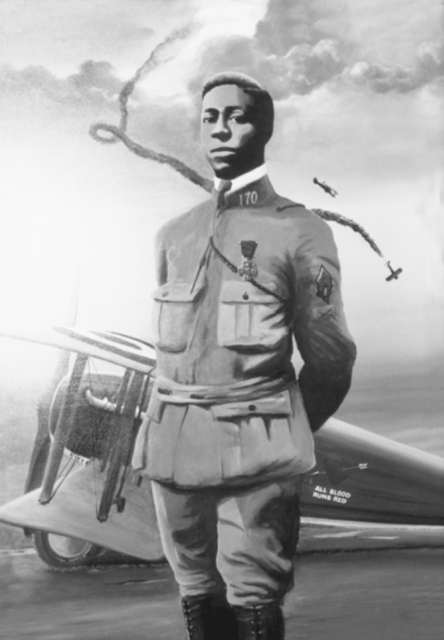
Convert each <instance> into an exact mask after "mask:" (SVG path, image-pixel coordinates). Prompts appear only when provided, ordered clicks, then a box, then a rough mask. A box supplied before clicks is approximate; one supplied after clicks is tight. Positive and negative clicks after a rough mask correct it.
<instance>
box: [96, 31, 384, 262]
mask: <svg viewBox="0 0 444 640" xmlns="http://www.w3.org/2000/svg"><path fill="white" fill-rule="evenodd" d="M190 32H191V28H190V27H186V28H184V29H181V30H178V31H174V32H173V33H172V34H171V35H170V36H169V37H168V38H167V39H166V40H164V41H163V42H161V43H160V44H159V45H157V47H155V49H154V50H153V51H152V53H151V55H150V56H149V58H148V59H147V60H146V61H145V62H144V63H143V64H142V65H141V66H140V67H139V68H138V69H137V71H136V73H135V74H134V76H133V77H132V78H131V79H130V80H128V82H126V83H125V84H124V86H123V87H122V89H121V91H120V94H119V107H120V124H119V126H118V127H117V126H115V125H111V124H106V123H104V122H97V123H96V124H93V125H91V127H90V129H89V133H90V135H91V136H92V138H93V139H94V140H96V141H97V142H101V143H102V144H114V143H116V142H119V141H120V142H123V143H124V145H125V146H126V147H127V148H128V149H129V150H130V151H132V152H133V153H135V154H136V155H138V156H140V157H141V158H148V159H149V160H154V161H155V162H159V163H161V164H169V165H170V167H171V168H172V169H174V170H175V171H178V172H179V173H180V174H181V175H183V176H184V177H185V178H187V179H188V180H190V181H191V182H194V184H196V185H198V186H199V187H202V189H205V191H211V189H212V186H213V183H212V181H211V180H208V179H207V178H204V177H203V176H201V175H200V174H199V173H198V172H197V171H194V169H191V167H189V166H188V165H186V164H185V163H183V162H181V161H180V160H178V159H177V158H174V157H173V156H169V155H167V154H165V153H159V152H157V151H154V150H153V149H149V148H147V147H143V146H142V145H140V144H138V143H137V142H134V140H131V138H129V137H128V136H127V135H126V127H127V125H128V99H129V97H130V95H131V93H132V92H133V91H134V88H135V86H136V84H137V82H138V81H139V80H140V78H141V77H142V76H143V75H145V74H146V73H148V72H149V71H152V70H153V69H154V68H156V67H157V66H158V65H159V64H162V63H164V62H166V61H167V60H169V59H171V57H172V55H171V54H170V53H169V48H170V45H172V44H173V43H174V42H176V41H178V40H181V39H183V38H186V37H187V36H188V35H189V34H190ZM104 134H106V135H104ZM312 211H313V212H314V213H316V214H317V215H318V216H320V217H321V218H323V219H324V220H327V221H332V222H337V223H338V224H341V225H343V226H345V227H350V228H351V229H353V231H356V232H357V233H359V234H360V235H361V236H362V237H363V238H364V240H365V241H366V242H368V244H369V245H370V246H371V248H372V249H373V251H375V252H376V253H377V254H378V256H379V257H380V258H381V259H382V261H383V262H384V264H385V265H386V266H388V267H389V268H390V265H389V263H388V262H387V260H386V259H385V258H384V256H383V255H382V252H381V250H380V249H379V247H378V245H377V244H376V242H375V241H374V240H373V238H372V237H371V236H370V235H369V234H368V233H367V231H366V230H365V229H364V228H363V227H361V225H359V224H358V223H357V222H355V221H354V220H351V219H350V218H346V217H345V216H342V215H340V214H339V213H333V212H332V211H325V210H324V209H312Z"/></svg>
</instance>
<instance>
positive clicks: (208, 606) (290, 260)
mask: <svg viewBox="0 0 444 640" xmlns="http://www.w3.org/2000/svg"><path fill="white" fill-rule="evenodd" d="M273 117H274V114H273V102H272V99H271V97H270V95H269V94H268V93H267V92H266V91H265V90H264V89H263V88H262V87H261V86H260V85H259V84H258V83H257V82H256V81H255V80H253V79H252V78H250V77H248V76H245V75H243V74H239V73H224V74H218V75H216V76H214V77H213V78H211V79H210V80H209V81H208V82H207V83H206V84H205V86H204V88H203V105H202V124H201V131H202V147H203V150H204V153H205V156H206V158H207V160H208V162H209V164H210V165H211V167H212V168H213V171H214V173H215V179H214V190H213V193H212V197H211V199H210V200H208V201H206V202H204V203H202V204H200V205H198V206H197V207H195V208H194V209H192V210H191V211H190V212H189V213H186V214H185V215H182V216H180V217H179V218H176V219H174V220H173V221H171V222H170V223H168V224H166V225H165V226H164V227H163V228H162V229H161V230H160V233H159V234H158V238H157V273H158V280H159V287H160V288H159V289H158V290H157V291H155V292H154V294H153V295H154V300H155V311H154V327H153V331H154V335H153V339H154V341H155V344H156V351H157V371H158V377H157V380H156V385H155V389H154V391H153V395H152V398H151V402H150V406H149V408H148V411H147V418H146V420H145V421H144V424H143V425H142V427H141V430H140V432H139V434H138V438H137V441H136V447H135V452H134V457H133V465H134V467H135V468H137V469H140V470H141V472H142V473H145V474H146V475H148V476H149V477H150V478H151V479H152V480H153V493H154V500H155V504H156V511H157V517H158V524H159V529H160V534H161V538H162V543H163V546H164V550H165V554H166V557H167V559H168V561H169V563H170V564H171V567H172V569H173V571H174V574H175V577H176V580H177V582H178V584H179V588H180V592H181V596H182V603H183V612H184V616H185V622H186V627H187V634H188V636H187V637H188V639H189V640H216V639H217V638H219V639H220V640H231V639H238V640H244V639H246V638H248V639H250V640H254V639H255V638H257V639H259V638H261V639H262V640H269V639H277V640H279V639H281V638H283V637H284V622H283V616H282V609H281V605H282V601H283V598H284V595H285V593H286V592H287V591H288V590H289V589H290V588H291V586H292V583H293V582H292V581H293V558H294V554H295V548H296V542H297V536H298V528H299V509H298V494H299V489H300V481H301V477H302V474H304V473H306V472H307V471H309V470H310V469H311V468H312V467H313V466H314V464H315V459H314V453H313V451H314V447H313V436H312V432H313V431H315V430H316V429H318V428H319V427H321V425H322V424H323V423H324V422H325V420H327V418H328V417H329V416H331V415H332V414H333V413H334V412H335V411H336V409H337V408H338V407H339V405H340V404H341V402H342V400H343V399H344V397H345V395H346V393H347V391H348V389H349V386H350V381H351V370H352V366H353V362H354V359H355V355H356V350H355V346H354V343H353V340H352V338H351V336H350V334H349V332H348V329H347V325H346V322H345V318H344V314H343V305H342V299H341V290H340V274H339V263H338V257H337V251H336V247H335V244H334V241H333V237H332V232H331V230H330V228H329V226H328V225H327V224H326V223H325V222H324V221H323V220H321V219H320V218H319V217H318V216H317V215H315V214H314V213H312V212H310V211H307V210H306V209H305V208H304V207H303V206H302V205H299V204H296V203H294V202H292V201H290V200H288V199H287V198H283V197H281V196H279V195H277V194H276V193H275V191H274V190H273V187H272V185H271V183H270V180H269V179H268V176H267V170H266V167H265V164H264V149H265V145H266V144H267V142H268V140H269V139H270V137H271V135H272V131H273ZM293 337H294V338H295V341H296V345H297V347H298V349H299V352H300V354H301V356H302V359H303V361H304V366H303V367H302V369H301V371H300V373H299V377H298V378H296V375H295V372H294V369H293V366H292V363H291V356H292V349H293V346H292V345H293V342H292V340H293Z"/></svg>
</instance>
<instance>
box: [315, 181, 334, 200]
mask: <svg viewBox="0 0 444 640" xmlns="http://www.w3.org/2000/svg"><path fill="white" fill-rule="evenodd" d="M313 182H314V183H315V184H317V185H318V186H319V187H321V189H323V190H324V191H325V193H328V195H330V196H331V197H332V198H336V196H337V195H338V192H337V191H336V189H333V187H330V186H329V185H328V184H327V183H326V182H323V181H319V180H318V179H317V178H313Z"/></svg>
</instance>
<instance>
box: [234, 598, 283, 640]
mask: <svg viewBox="0 0 444 640" xmlns="http://www.w3.org/2000/svg"><path fill="white" fill-rule="evenodd" d="M234 613H235V616H236V623H237V640H284V636H285V625H284V616H283V614H282V609H281V607H280V604H279V603H278V602H272V603H270V604H262V605H259V604H258V605H253V606H251V607H234Z"/></svg>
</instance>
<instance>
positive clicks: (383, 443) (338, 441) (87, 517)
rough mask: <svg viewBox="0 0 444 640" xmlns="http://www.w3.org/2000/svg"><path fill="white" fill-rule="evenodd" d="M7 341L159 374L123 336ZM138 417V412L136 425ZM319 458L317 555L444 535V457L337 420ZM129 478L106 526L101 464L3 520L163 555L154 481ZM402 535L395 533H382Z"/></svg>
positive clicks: (1, 512) (310, 501) (30, 336)
mask: <svg viewBox="0 0 444 640" xmlns="http://www.w3.org/2000/svg"><path fill="white" fill-rule="evenodd" d="M0 335H4V336H7V337H14V338H18V339H24V340H31V341H33V342H39V343H42V344H48V345H52V346H56V347H59V348H62V349H68V350H72V351H75V352H77V353H79V354H82V355H83V356H93V357H97V358H100V359H103V360H106V361H109V362H114V363H116V364H120V365H122V366H123V367H125V368H126V369H130V370H131V371H133V372H138V373H139V374H148V375H149V374H150V373H152V372H153V369H154V367H155V360H154V353H153V350H152V347H151V345H149V344H145V343H142V342H140V341H138V340H134V339H132V338H128V337H126V336H122V335H120V334H114V333H110V332H98V331H86V330H80V329H77V328H76V329H66V328H57V327H55V328H52V329H46V330H42V331H40V332H18V331H14V332H4V331H2V330H1V329H0ZM135 375H136V374H135ZM73 377H74V373H73V374H72V376H71V378H73ZM136 395H137V394H136ZM89 397H90V396H89V395H88V394H86V395H85V394H84V395H82V400H81V401H82V402H88V401H89V400H88V398H89ZM116 406H117V405H116ZM116 406H114V405H110V404H109V403H108V401H106V402H105V401H102V402H100V399H99V401H97V399H95V400H94V409H95V410H96V411H99V412H100V411H102V412H106V411H108V412H110V410H111V409H112V411H113V412H114V413H118V412H117V411H116ZM106 407H108V408H106ZM130 414H131V410H130V411H129V414H128V416H129V417H131V416H130ZM134 415H135V414H134V407H133V409H132V419H133V418H134ZM128 416H127V418H128ZM62 422H63V421H62ZM74 426H75V425H74ZM56 439H57V438H56ZM59 444H63V443H59ZM315 451H316V458H317V465H316V467H315V468H314V469H313V470H312V471H310V472H309V473H308V474H306V476H305V479H304V482H303V486H302V494H301V514H302V522H303V529H302V532H303V535H302V540H301V543H302V542H303V540H304V532H311V533H310V535H309V536H308V537H307V535H305V540H306V541H307V540H310V543H309V544H310V545H311V546H312V547H313V545H315V546H316V545H318V547H319V545H324V546H325V545H327V546H329V545H330V546H329V548H334V545H335V544H340V545H342V546H341V548H344V544H346V545H349V544H351V543H353V544H354V545H356V544H359V545H364V544H365V545H367V544H370V542H369V540H371V544H372V545H375V544H376V545H378V544H387V542H388V541H389V540H390V539H396V538H397V537H398V538H399V532H400V531H403V532H404V533H405V532H406V531H407V532H408V531H413V532H415V534H414V536H416V538H417V535H418V532H422V534H424V532H426V531H431V532H433V535H434V536H436V535H438V533H439V530H441V533H442V528H443V526H444V493H443V487H444V459H442V458H440V457H438V456H434V455H432V454H428V453H424V452H421V451H419V450H417V449H415V448H413V447H409V446H407V445H403V444H400V443H397V442H394V441H392V440H390V439H388V438H385V437H382V436H378V435H376V434H373V433H371V432H369V431H366V430H364V429H361V428H359V427H356V426H353V425H350V424H347V423H345V422H342V421H339V420H335V419H330V420H329V421H328V422H327V423H326V424H325V425H324V426H323V427H322V429H320V430H319V431H318V432H317V433H316V434H315ZM74 453H75V452H74ZM116 464H117V467H116V471H115V473H119V465H120V464H121V463H120V462H119V461H117V463H116ZM126 473H127V476H126V480H125V483H124V485H123V489H122V491H120V494H119V504H117V503H116V502H112V500H111V502H110V503H109V505H110V509H109V512H107V518H106V521H103V519H102V521H99V520H100V517H99V516H100V513H99V511H100V509H98V501H97V495H98V494H100V491H101V488H102V489H103V487H104V483H105V482H106V480H105V479H104V478H105V477H106V475H107V474H106V469H104V468H103V464H101V463H100V462H99V461H98V460H96V459H94V458H92V459H91V460H90V461H89V462H88V463H87V464H86V466H84V467H82V468H79V469H76V470H75V471H74V472H73V473H72V474H70V475H69V476H67V477H65V478H64V479H63V482H62V483H60V482H59V481H58V480H57V481H56V484H55V485H54V487H53V488H51V491H50V492H48V499H45V501H42V493H43V492H42V490H41V489H36V490H35V491H32V492H30V493H28V494H25V495H24V496H21V497H19V498H17V499H16V500H13V501H11V502H9V503H7V504H5V505H3V506H2V507H0V521H1V522H5V523H7V524H11V525H14V526H18V527H26V528H30V529H34V530H42V531H51V532H54V533H56V534H60V535H67V536H73V537H78V538H81V539H85V540H88V541H90V542H92V543H94V544H98V545H100V546H103V547H106V548H109V549H113V550H115V551H119V552H123V553H126V554H128V555H132V556H136V557H140V558H142V559H153V556H157V555H158V554H159V553H161V552H160V551H159V549H160V546H159V539H158V534H157V528H156V525H155V515H154V511H153V509H152V507H150V506H149V505H151V504H152V499H151V494H150V491H151V488H150V483H149V481H147V480H146V478H142V476H139V475H138V474H136V473H134V472H132V471H131V472H129V474H128V470H127V472H126ZM116 478H117V476H116ZM116 478H115V479H116ZM116 481H117V480H116ZM43 484H45V482H44V483H43ZM111 498H112V496H111ZM42 502H44V503H42ZM373 527H376V533H375V529H373ZM395 529H396V531H397V532H398V533H396V535H392V533H381V531H382V532H384V531H390V532H393V531H394V530H395ZM369 531H370V534H369V533H368V532H369ZM372 531H373V533H372ZM437 532H438V533H437ZM412 535H413V534H412ZM378 540H379V542H377V541H378ZM305 544H307V542H306V543H305ZM332 545H333V546H332ZM148 556H149V557H148Z"/></svg>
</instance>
